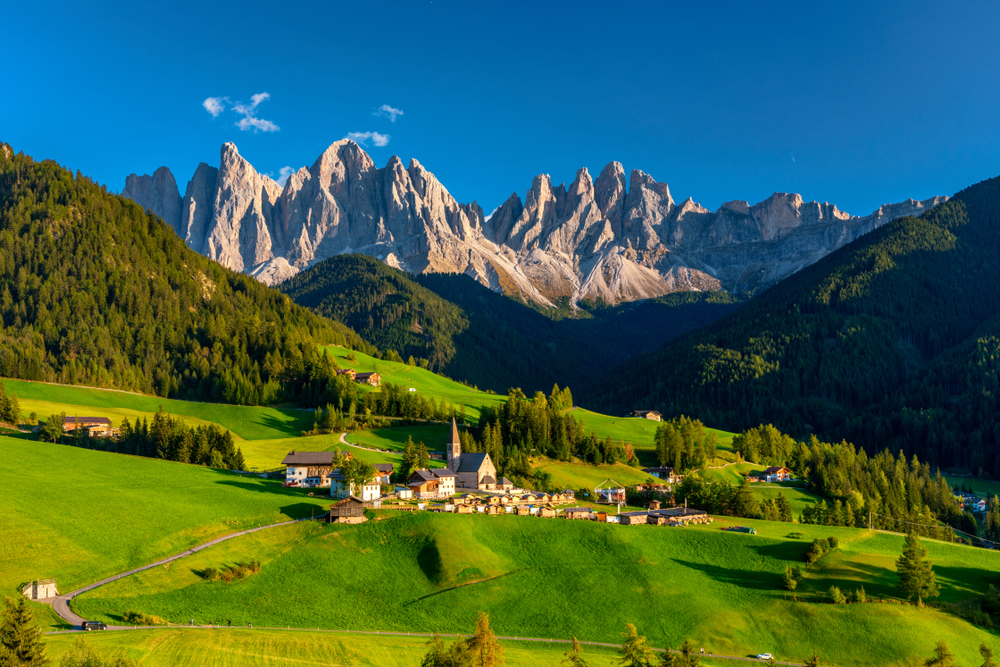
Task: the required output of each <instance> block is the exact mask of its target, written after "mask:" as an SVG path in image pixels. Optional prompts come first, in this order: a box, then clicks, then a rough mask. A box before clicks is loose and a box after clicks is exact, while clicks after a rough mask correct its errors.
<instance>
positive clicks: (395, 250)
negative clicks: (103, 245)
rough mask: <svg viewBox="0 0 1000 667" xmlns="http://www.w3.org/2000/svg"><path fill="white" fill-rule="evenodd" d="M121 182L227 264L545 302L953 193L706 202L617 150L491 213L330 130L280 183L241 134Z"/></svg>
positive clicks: (735, 259)
mask: <svg viewBox="0 0 1000 667" xmlns="http://www.w3.org/2000/svg"><path fill="white" fill-rule="evenodd" d="M123 194H124V195H125V196H127V197H130V198H132V199H134V200H135V201H137V202H138V203H140V204H141V205H143V206H144V207H146V208H147V209H149V210H151V211H152V212H154V213H156V214H158V215H160V216H162V217H163V219H164V220H165V221H166V222H167V223H168V224H170V225H171V226H173V227H174V229H176V230H177V232H178V233H179V234H180V235H181V236H182V237H184V238H185V240H186V241H187V243H188V244H189V245H190V246H191V247H192V248H194V249H195V250H197V251H198V252H201V253H203V254H205V255H208V256H209V257H212V258H213V259H215V260H217V261H219V262H220V263H222V264H224V265H225V266H227V267H229V268H232V269H235V270H240V271H246V272H248V273H251V274H252V275H254V276H256V277H257V278H258V279H259V280H261V281H262V282H265V283H267V284H276V283H278V282H281V281H283V280H287V279H288V278H289V277H290V276H292V275H294V274H295V273H296V272H297V271H299V270H302V269H304V268H306V267H308V266H310V265H311V264H313V263H315V262H317V261H320V260H323V259H325V258H327V257H330V256H333V255H337V254H342V253H349V252H359V253H364V254H367V255H371V256H374V257H377V258H379V259H381V260H382V261H384V262H386V263H387V264H390V265H392V266H394V267H397V268H400V269H403V270H406V271H410V272H413V273H435V272H437V273H445V272H448V273H454V272H460V273H466V274H468V275H471V276H473V277H474V278H476V279H477V280H479V281H480V282H481V283H483V284H484V285H487V286H489V287H490V288H492V289H495V290H503V291H504V292H507V293H509V294H519V295H520V296H522V297H523V298H525V299H530V300H533V301H536V302H538V303H542V304H551V303H552V300H553V299H555V298H559V297H568V298H569V299H570V300H571V301H572V302H576V301H577V300H581V299H591V300H597V299H603V300H604V301H605V302H608V303H617V302H620V301H630V300H635V299H644V298H650V297H654V296H660V295H663V294H666V293H669V292H673V291H678V290H717V289H727V290H730V291H735V292H743V291H755V290H758V289H761V288H765V287H767V286H769V285H772V284H774V283H775V282H777V281H779V280H781V279H782V278H784V277H786V276H788V275H791V274H792V273H794V272H795V271H798V270H799V269H801V268H802V267H804V266H808V265H809V264H811V263H813V262H815V261H816V260H818V259H820V258H821V257H823V256H825V255H827V254H828V253H830V252H832V251H833V250H836V249H837V248H839V247H840V246H842V245H844V244H846V243H849V242H850V241H853V240H854V239H855V238H857V237H858V236H860V235H861V234H864V233H865V232H868V231H871V230H872V229H874V228H876V227H878V226H880V225H883V224H885V223H886V222H888V221H890V220H893V219H895V218H897V217H901V216H906V215H915V214H919V213H921V212H922V211H924V210H926V209H928V208H930V207H932V206H935V205H937V204H939V203H941V202H943V201H945V200H946V198H945V197H934V198H932V199H928V200H925V201H923V202H918V201H915V200H912V199H911V200H909V201H906V202H902V203H899V204H892V205H888V206H882V207H880V208H879V209H878V210H877V211H875V212H874V213H872V214H871V215H868V216H864V217H858V216H851V215H848V214H847V213H844V212H842V211H840V210H838V209H837V207H836V206H833V205H830V204H819V203H817V202H803V200H802V198H801V197H800V196H799V195H796V194H784V193H775V194H774V195H772V196H771V197H770V198H768V199H767V200H765V201H763V202H760V203H759V204H756V205H754V206H751V205H750V204H749V203H748V202H744V201H732V202H727V203H726V204H723V205H722V206H721V207H720V208H719V209H718V210H717V211H714V212H713V211H709V210H707V209H705V208H703V207H701V206H699V205H698V204H696V203H695V202H694V201H692V200H691V199H690V198H689V199H687V200H685V201H683V202H681V203H680V204H678V203H676V202H675V201H674V199H673V197H672V196H671V194H670V189H669V188H668V187H667V184H666V183H658V182H657V181H656V180H654V179H653V178H652V177H651V176H649V175H648V174H645V173H643V172H641V171H639V170H632V172H631V173H630V174H629V177H628V181H627V184H626V177H625V170H624V169H623V168H622V165H621V164H619V163H617V162H612V163H611V164H609V165H607V166H606V167H605V168H604V169H603V170H602V171H601V173H600V175H599V176H598V177H597V179H596V180H593V179H592V178H591V176H590V173H589V172H588V171H587V169H580V170H579V171H578V172H577V174H576V178H575V179H574V180H573V182H572V184H571V185H570V186H569V187H568V188H567V187H566V186H565V185H564V184H563V185H559V186H555V185H553V183H552V181H551V179H550V178H549V176H547V175H540V176H537V177H535V179H534V181H533V182H532V184H531V188H530V189H529V190H528V191H527V193H526V195H525V198H524V200H523V201H522V199H521V198H520V197H519V196H518V195H517V194H516V193H515V194H512V195H511V196H510V198H509V199H507V201H505V202H504V203H503V204H502V205H501V206H500V207H499V208H498V209H497V210H496V211H495V212H494V213H493V214H492V215H491V216H490V217H489V219H486V218H485V217H484V216H483V211H482V209H481V208H480V207H479V205H478V204H476V203H475V202H473V203H472V204H461V203H459V202H457V201H456V200H455V199H454V198H453V197H452V196H451V195H450V194H449V193H448V191H447V189H445V187H444V186H443V185H442V184H441V183H440V182H439V181H438V180H437V178H435V177H434V174H432V173H431V172H429V171H427V170H426V169H424V167H423V166H422V165H421V164H420V163H419V162H417V161H416V160H410V163H409V164H408V165H405V166H404V164H403V162H402V161H401V160H400V159H399V158H398V157H395V156H393V157H392V158H390V159H389V162H388V164H386V166H385V167H383V168H381V169H380V168H378V167H376V166H375V164H374V162H372V159H371V157H369V155H368V154H367V153H366V152H365V151H364V150H362V149H361V147H360V146H358V145H357V144H356V143H354V142H353V141H350V140H346V139H345V140H342V141H338V142H336V143H334V144H332V145H331V146H330V147H329V148H328V149H327V150H326V151H324V152H323V154H322V155H321V156H320V157H319V159H317V160H316V162H315V163H313V165H312V166H311V167H303V168H301V169H299V170H298V171H297V172H296V173H294V174H292V175H291V176H290V177H289V178H288V181H287V183H286V184H285V186H284V188H282V187H281V186H279V185H278V184H277V183H276V182H275V181H273V180H271V179H270V178H269V177H267V176H265V175H261V174H259V173H257V171H256V170H255V169H254V168H253V166H251V165H250V163H249V162H247V161H246V160H245V159H244V158H243V157H241V156H240V155H239V152H238V151H237V149H236V146H235V145H234V144H231V143H227V144H225V145H224V146H223V147H222V151H221V156H220V166H219V168H218V169H215V168H214V167H210V166H209V165H206V164H204V163H203V164H200V165H199V166H198V168H197V170H196V171H195V174H194V176H193V177H192V179H191V181H189V182H188V185H187V189H186V192H185V195H184V198H183V200H181V199H180V196H179V194H178V191H177V185H176V182H175V181H174V178H173V176H172V175H171V174H170V171H169V170H168V169H166V167H161V168H160V169H158V170H157V171H156V172H155V173H154V174H153V176H136V175H135V174H132V175H130V176H129V177H128V179H127V181H126V185H125V190H124V191H123Z"/></svg>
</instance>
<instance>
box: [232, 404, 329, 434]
mask: <svg viewBox="0 0 1000 667" xmlns="http://www.w3.org/2000/svg"><path fill="white" fill-rule="evenodd" d="M271 409H272V410H275V411H277V412H280V413H281V414H283V415H285V416H287V417H288V419H287V420H285V419H278V418H277V417H275V416H274V415H269V414H266V413H258V415H259V416H258V417H257V418H256V419H249V420H247V421H248V422H249V423H250V424H253V425H254V426H264V427H267V428H269V429H273V430H275V431H280V432H281V433H283V434H285V435H286V436H287V437H295V436H299V435H302V431H308V430H309V429H311V428H312V426H313V412H312V411H311V410H296V409H292V408H271Z"/></svg>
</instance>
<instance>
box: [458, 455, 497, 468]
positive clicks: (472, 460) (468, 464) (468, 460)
mask: <svg viewBox="0 0 1000 667" xmlns="http://www.w3.org/2000/svg"><path fill="white" fill-rule="evenodd" d="M489 458H490V455H489V454H488V453H486V452H470V453H468V454H466V453H465V452H463V453H462V456H461V458H459V459H458V470H457V471H456V472H479V471H480V470H482V469H483V464H484V463H485V462H486V460H487V459H489ZM490 462H491V463H492V462H493V461H492V459H491V460H490Z"/></svg>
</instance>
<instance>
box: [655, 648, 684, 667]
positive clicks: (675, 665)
mask: <svg viewBox="0 0 1000 667" xmlns="http://www.w3.org/2000/svg"><path fill="white" fill-rule="evenodd" d="M659 667H680V660H679V659H678V657H677V656H676V655H674V652H673V650H672V649H671V648H670V644H667V647H666V648H665V649H663V652H661V653H660V662H659Z"/></svg>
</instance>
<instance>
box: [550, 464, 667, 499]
mask: <svg viewBox="0 0 1000 667" xmlns="http://www.w3.org/2000/svg"><path fill="white" fill-rule="evenodd" d="M534 467H535V468H537V469H538V470H541V471H543V472H547V473H549V474H550V475H552V484H553V485H554V486H556V487H558V488H560V489H573V490H574V491H575V490H577V489H582V488H588V489H592V488H594V487H595V486H597V485H598V484H602V483H604V482H605V481H607V480H609V479H611V480H614V481H615V482H618V483H619V484H621V485H622V486H634V485H636V484H645V483H647V482H650V481H656V480H655V478H653V477H652V476H651V475H647V474H646V473H644V472H643V471H642V470H640V469H639V468H632V467H631V466H627V465H625V464H623V463H616V464H614V465H592V464H589V463H563V462H560V461H554V460H552V459H548V458H544V457H539V458H536V459H535V463H534Z"/></svg>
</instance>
